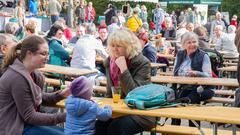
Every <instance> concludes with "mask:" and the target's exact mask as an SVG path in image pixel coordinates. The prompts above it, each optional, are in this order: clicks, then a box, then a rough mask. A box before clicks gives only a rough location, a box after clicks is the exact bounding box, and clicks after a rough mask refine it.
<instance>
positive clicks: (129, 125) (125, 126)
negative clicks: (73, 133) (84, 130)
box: [94, 116, 143, 135]
mask: <svg viewBox="0 0 240 135" xmlns="http://www.w3.org/2000/svg"><path fill="white" fill-rule="evenodd" d="M141 132H143V128H142V127H141V126H140V125H139V124H138V123H136V122H135V121H134V120H133V119H132V118H131V117H130V116H123V117H119V118H116V119H110V120H108V121H106V122H103V121H97V122H96V130H95V134H94V135H134V134H137V133H141Z"/></svg>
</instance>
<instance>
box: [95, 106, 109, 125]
mask: <svg viewBox="0 0 240 135" xmlns="http://www.w3.org/2000/svg"><path fill="white" fill-rule="evenodd" d="M111 117H112V108H111V107H110V106H108V105H106V106H104V108H98V111H97V119H98V120H100V121H107V120H109V119H110V118H111Z"/></svg>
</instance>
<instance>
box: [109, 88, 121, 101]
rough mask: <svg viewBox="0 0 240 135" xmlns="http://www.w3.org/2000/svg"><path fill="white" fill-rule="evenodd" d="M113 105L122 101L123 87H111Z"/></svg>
mask: <svg viewBox="0 0 240 135" xmlns="http://www.w3.org/2000/svg"><path fill="white" fill-rule="evenodd" d="M111 90H112V99H113V103H118V102H119V101H120V99H121V87H116V86H115V87H114V86H112V87H111Z"/></svg>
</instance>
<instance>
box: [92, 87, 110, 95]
mask: <svg viewBox="0 0 240 135" xmlns="http://www.w3.org/2000/svg"><path fill="white" fill-rule="evenodd" d="M93 91H94V92H98V93H102V94H105V93H107V88H106V87H105V86H93Z"/></svg>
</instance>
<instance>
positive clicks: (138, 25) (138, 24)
mask: <svg viewBox="0 0 240 135" xmlns="http://www.w3.org/2000/svg"><path fill="white" fill-rule="evenodd" d="M133 18H134V19H135V20H136V22H137V23H138V26H139V27H140V26H141V25H140V22H139V20H138V19H137V17H136V16H134V15H133Z"/></svg>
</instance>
